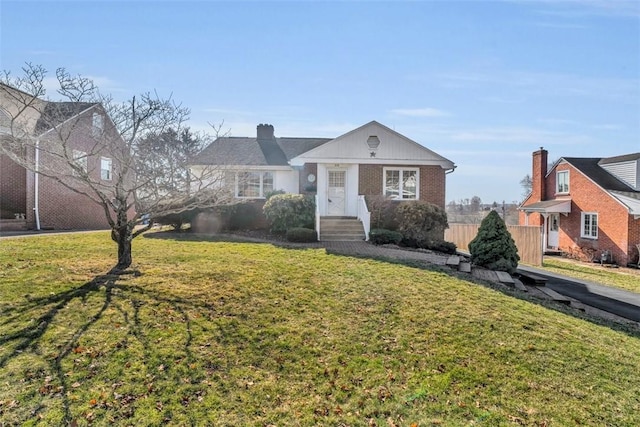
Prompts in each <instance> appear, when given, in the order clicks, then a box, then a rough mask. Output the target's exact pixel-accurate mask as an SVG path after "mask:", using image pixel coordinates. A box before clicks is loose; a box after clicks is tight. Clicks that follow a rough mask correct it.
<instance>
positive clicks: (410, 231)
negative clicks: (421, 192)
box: [395, 200, 449, 248]
mask: <svg viewBox="0 0 640 427" xmlns="http://www.w3.org/2000/svg"><path fill="white" fill-rule="evenodd" d="M395 217H396V221H397V222H398V231H399V232H400V233H402V237H403V243H404V244H406V245H407V246H413V247H418V248H428V247H429V246H430V245H431V242H441V241H443V240H444V230H445V229H446V228H447V227H448V226H449V223H448V222H447V213H446V212H445V211H444V209H442V208H441V207H439V206H437V205H434V204H433V203H429V202H424V201H418V200H416V201H411V202H402V203H401V204H400V205H399V206H398V207H397V209H396V212H395Z"/></svg>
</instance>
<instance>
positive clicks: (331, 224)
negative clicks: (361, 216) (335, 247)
mask: <svg viewBox="0 0 640 427" xmlns="http://www.w3.org/2000/svg"><path fill="white" fill-rule="evenodd" d="M320 240H321V241H357V240H365V234H364V228H363V226H362V223H361V222H360V221H359V220H358V219H357V218H353V217H329V218H321V219H320Z"/></svg>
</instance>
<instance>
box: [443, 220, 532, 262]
mask: <svg viewBox="0 0 640 427" xmlns="http://www.w3.org/2000/svg"><path fill="white" fill-rule="evenodd" d="M478 228H480V225H479V224H449V228H448V229H446V230H445V232H444V239H445V240H446V241H447V242H453V243H455V244H456V246H457V247H458V249H460V250H462V251H469V242H470V241H472V240H473V238H474V237H476V234H478ZM507 230H509V233H511V237H513V240H514V241H515V242H516V247H517V248H518V255H520V262H521V263H523V264H529V265H542V228H541V227H538V226H533V225H508V226H507Z"/></svg>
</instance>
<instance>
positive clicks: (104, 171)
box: [100, 157, 112, 181]
mask: <svg viewBox="0 0 640 427" xmlns="http://www.w3.org/2000/svg"><path fill="white" fill-rule="evenodd" d="M111 166H112V161H111V159H110V158H108V157H101V158H100V179H102V180H104V181H111V179H112V172H111V170H112V169H111Z"/></svg>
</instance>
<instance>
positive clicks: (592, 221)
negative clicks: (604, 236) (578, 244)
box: [580, 212, 598, 239]
mask: <svg viewBox="0 0 640 427" xmlns="http://www.w3.org/2000/svg"><path fill="white" fill-rule="evenodd" d="M580 237H584V238H585V239H597V238H598V214H597V213H595V212H582V213H581V214H580Z"/></svg>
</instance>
